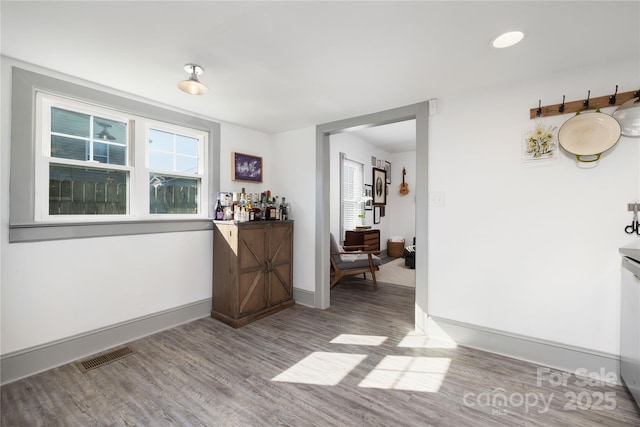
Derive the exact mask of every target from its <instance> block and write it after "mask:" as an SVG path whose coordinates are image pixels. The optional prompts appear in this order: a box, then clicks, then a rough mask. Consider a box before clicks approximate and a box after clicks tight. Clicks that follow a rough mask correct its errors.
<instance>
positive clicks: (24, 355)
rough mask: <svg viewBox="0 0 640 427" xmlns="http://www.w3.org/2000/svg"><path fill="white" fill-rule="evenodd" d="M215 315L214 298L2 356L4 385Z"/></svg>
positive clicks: (0, 379)
mask: <svg viewBox="0 0 640 427" xmlns="http://www.w3.org/2000/svg"><path fill="white" fill-rule="evenodd" d="M210 315H211V298H207V299H204V300H201V301H196V302H193V303H191V304H186V305H183V306H180V307H175V308H172V309H169V310H164V311H161V312H158V313H153V314H150V315H147V316H143V317H140V318H137V319H132V320H129V321H126V322H122V323H118V324H115V325H112V326H108V327H105V328H100V329H97V330H94V331H89V332H85V333H82V334H79V335H75V336H72V337H69V338H65V339H61V340H57V341H54V342H50V343H47V344H43V345H39V346H36V347H32V348H28V349H25V350H19V351H16V352H13V353H7V354H5V355H2V357H0V384H3V385H4V384H7V383H10V382H13V381H17V380H19V379H21V378H25V377H28V376H30V375H34V374H37V373H39V372H44V371H47V370H49V369H52V368H55V367H57V366H62V365H65V364H67V363H70V362H73V361H76V360H79V359H82V358H84V357H87V356H91V355H93V354H96V353H99V352H102V351H104V350H107V349H110V348H113V347H116V346H119V345H123V344H126V343H128V342H131V341H134V340H136V339H139V338H142V337H145V336H147V335H151V334H154V333H156V332H160V331H163V330H166V329H169V328H173V327H175V326H178V325H181V324H184V323H188V322H191V321H193V320H196V319H201V318H203V317H207V316H210Z"/></svg>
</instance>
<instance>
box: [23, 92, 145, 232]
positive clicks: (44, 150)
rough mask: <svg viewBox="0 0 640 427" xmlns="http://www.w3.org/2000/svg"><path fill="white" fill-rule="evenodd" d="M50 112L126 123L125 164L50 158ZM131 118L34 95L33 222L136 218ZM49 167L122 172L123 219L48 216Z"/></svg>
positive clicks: (43, 94) (117, 217)
mask: <svg viewBox="0 0 640 427" xmlns="http://www.w3.org/2000/svg"><path fill="white" fill-rule="evenodd" d="M51 108H61V109H66V110H69V111H76V112H81V113H83V114H88V115H93V116H100V117H102V118H105V119H110V120H115V121H119V122H125V123H128V126H129V127H128V129H129V132H128V135H127V142H126V144H127V155H126V156H127V160H126V162H125V163H126V164H125V165H116V164H107V163H99V162H94V161H83V160H75V159H66V158H59V157H52V156H51V138H50V133H49V132H46V131H45V130H46V129H51ZM134 117H135V116H133V115H125V114H118V112H116V111H113V110H110V109H107V108H101V107H97V106H94V105H92V104H88V103H85V102H80V101H75V100H73V99H69V98H64V97H60V96H56V95H52V94H50V93H46V92H42V91H36V114H35V124H36V125H35V153H36V155H35V164H36V167H35V186H36V188H35V201H34V202H35V211H34V219H35V221H36V222H43V223H57V222H95V221H96V220H100V221H118V220H120V221H121V220H123V219H126V220H131V219H133V218H135V215H134V214H133V209H132V206H131V200H132V197H131V188H133V185H134V184H135V181H136V177H135V175H134V173H133V172H134V168H133V165H132V161H131V158H132V153H134V152H135V147H134V145H135V144H134V141H135V138H131V131H130V130H131V126H132V122H133V120H132V119H133V118H134ZM51 164H58V165H63V166H79V167H90V168H93V169H110V170H118V171H124V172H127V173H128V174H129V183H128V186H127V188H128V191H127V207H128V210H129V212H128V213H126V214H123V215H50V214H49V186H48V183H49V167H50V166H51Z"/></svg>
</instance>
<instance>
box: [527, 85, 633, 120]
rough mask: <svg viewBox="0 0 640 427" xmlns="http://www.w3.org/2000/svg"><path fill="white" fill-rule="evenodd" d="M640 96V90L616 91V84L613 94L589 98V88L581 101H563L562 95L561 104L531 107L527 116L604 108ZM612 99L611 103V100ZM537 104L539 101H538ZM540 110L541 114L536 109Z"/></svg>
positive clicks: (552, 114)
mask: <svg viewBox="0 0 640 427" xmlns="http://www.w3.org/2000/svg"><path fill="white" fill-rule="evenodd" d="M638 97H640V90H637V91H630V92H622V93H618V86H616V93H615V94H614V95H604V96H599V97H596V98H591V91H590V90H589V92H588V95H587V99H586V100H582V101H570V102H566V103H565V100H564V99H565V97H564V95H562V104H554V105H544V106H542V107H540V106H538V107H537V108H531V109H530V110H529V118H530V119H535V118H536V117H541V116H542V117H549V116H558V115H560V114H571V113H576V112H578V111H583V110H584V109H585V107H586V108H597V107H600V108H605V107H612V106H615V105H620V104H624V103H625V102H627V101H629V100H630V99H633V98H638ZM612 99H613V101H614V102H613V103H611V100H612ZM538 105H539V101H538ZM539 110H541V114H538V111H539Z"/></svg>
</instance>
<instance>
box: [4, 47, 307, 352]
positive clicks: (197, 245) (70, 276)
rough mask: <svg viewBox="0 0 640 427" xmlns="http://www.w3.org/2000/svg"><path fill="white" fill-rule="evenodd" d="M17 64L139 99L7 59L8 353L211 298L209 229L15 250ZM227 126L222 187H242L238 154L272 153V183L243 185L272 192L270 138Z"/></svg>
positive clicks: (267, 177) (223, 139)
mask: <svg viewBox="0 0 640 427" xmlns="http://www.w3.org/2000/svg"><path fill="white" fill-rule="evenodd" d="M11 65H19V66H20V67H22V68H25V69H28V70H32V71H35V72H39V73H42V74H48V75H52V76H54V77H56V78H64V79H67V80H70V81H73V82H74V83H79V84H86V85H91V87H94V88H98V89H100V90H104V91H106V92H113V93H116V94H118V95H121V96H129V97H131V98H134V99H136V98H135V97H133V96H130V95H127V94H122V93H118V92H115V91H111V90H109V89H107V88H103V87H98V86H96V85H93V84H91V83H87V82H83V81H79V80H75V79H73V78H69V77H67V76H62V75H59V74H57V73H55V72H51V71H49V70H45V69H41V68H39V67H36V66H32V65H29V64H24V63H20V62H17V61H13V60H11V59H8V58H4V57H3V58H2V86H1V89H2V94H3V96H2V104H1V114H2V129H1V138H2V141H1V144H2V145H1V162H0V171H1V176H0V183H1V188H0V192H1V193H0V196H1V197H0V200H2V205H1V209H0V236H1V237H2V241H1V244H0V255H1V260H0V263H1V264H0V265H1V276H0V277H1V292H0V295H1V296H2V299H1V301H0V303H1V314H0V316H1V317H0V320H1V329H0V331H1V342H0V352H1V354H3V355H5V354H8V353H11V352H14V351H18V350H23V349H27V348H31V347H34V346H38V345H42V344H47V343H50V342H52V341H56V340H60V339H64V338H67V337H71V336H74V335H77V334H81V333H85V332H89V331H92V330H95V329H99V328H104V327H108V326H111V325H114V324H117V323H120V322H124V321H128V320H131V319H135V318H138V317H142V316H146V315H149V314H154V313H157V312H160V311H163V310H167V309H171V308H175V307H180V306H182V305H185V304H189V303H193V302H196V301H201V300H204V299H207V298H211V294H212V291H211V276H212V274H211V265H212V264H211V259H212V256H213V249H212V233H211V231H194V232H183V233H164V234H153V235H137V236H120V237H102V238H92V239H77V240H60V241H48V242H33V243H12V244H9V243H8V229H9V203H8V201H9V167H10V165H9V157H10V155H9V154H10V141H11V129H10V122H11V111H10V101H11V97H10V96H9V94H10V93H11V72H10V67H11ZM145 101H146V102H149V101H148V100H145ZM212 120H215V119H212ZM221 125H222V126H221V159H220V162H221V171H220V173H221V177H220V178H221V179H220V182H221V188H223V189H225V190H233V189H236V188H237V189H238V190H239V189H240V187H241V185H238V184H237V183H235V182H232V181H231V172H230V167H231V154H230V153H231V151H242V152H247V153H251V154H256V155H262V156H264V157H263V161H264V164H265V176H264V178H265V182H264V183H263V184H262V185H257V184H250V185H246V183H243V185H242V186H245V187H246V188H247V191H252V192H256V191H261V190H262V189H266V188H268V187H269V186H270V181H272V180H273V176H274V171H273V169H272V168H271V151H270V147H269V145H270V139H269V136H267V135H266V134H263V133H260V132H256V131H253V130H249V129H245V128H242V127H239V126H235V125H231V124H226V123H221ZM213 191H214V192H215V191H216V190H215V189H214V190H213ZM300 246H301V247H302V246H304V245H300Z"/></svg>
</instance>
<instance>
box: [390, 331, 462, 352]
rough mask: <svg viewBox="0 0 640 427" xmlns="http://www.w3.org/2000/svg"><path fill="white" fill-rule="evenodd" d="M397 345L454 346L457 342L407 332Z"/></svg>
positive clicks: (423, 346) (415, 346) (422, 346)
mask: <svg viewBox="0 0 640 427" xmlns="http://www.w3.org/2000/svg"><path fill="white" fill-rule="evenodd" d="M398 347H409V348H456V347H458V346H457V344H456V343H455V342H453V341H450V340H444V339H440V338H433V337H429V336H427V335H423V334H418V333H417V332H409V333H408V334H407V335H405V337H404V338H402V340H401V341H400V343H399V344H398Z"/></svg>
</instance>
